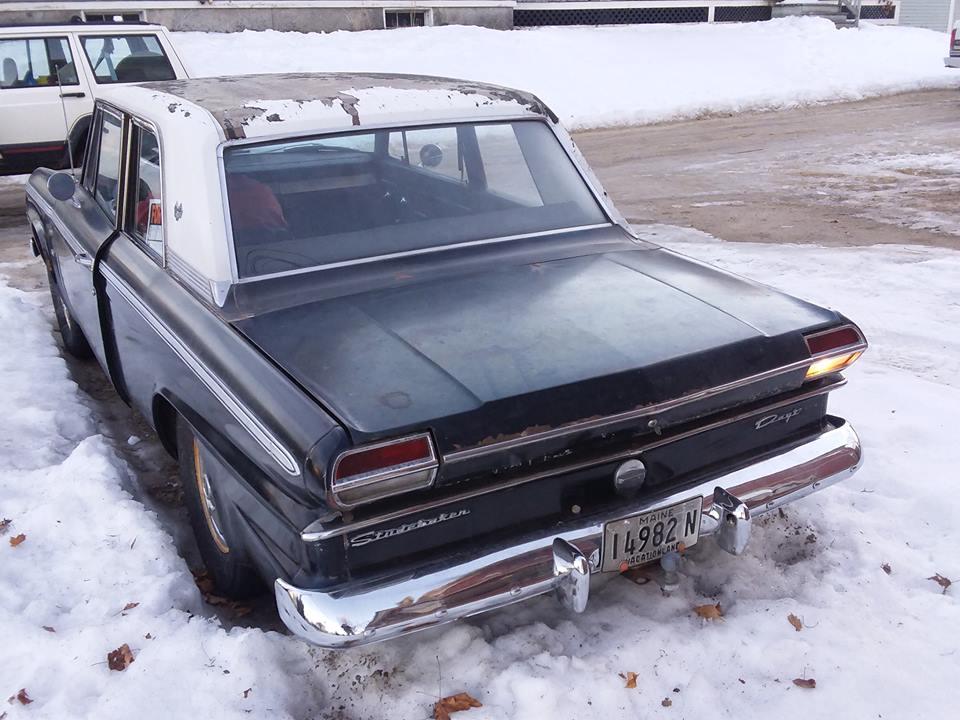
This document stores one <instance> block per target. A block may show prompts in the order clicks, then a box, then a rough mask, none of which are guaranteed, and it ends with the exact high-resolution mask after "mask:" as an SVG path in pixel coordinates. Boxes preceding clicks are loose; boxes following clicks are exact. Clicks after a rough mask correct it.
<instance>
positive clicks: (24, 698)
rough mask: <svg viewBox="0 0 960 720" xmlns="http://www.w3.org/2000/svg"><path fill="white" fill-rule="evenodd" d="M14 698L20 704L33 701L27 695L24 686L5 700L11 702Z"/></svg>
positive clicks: (27, 703)
mask: <svg viewBox="0 0 960 720" xmlns="http://www.w3.org/2000/svg"><path fill="white" fill-rule="evenodd" d="M14 700H19V701H20V704H21V705H29V704H30V703H32V702H33V698H31V697H30V696H29V695H27V689H26V688H20V692H18V693H17V694H16V695H14V696H13V697H12V698H10V699H9V700H7V702H13V701H14Z"/></svg>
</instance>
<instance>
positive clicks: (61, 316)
mask: <svg viewBox="0 0 960 720" xmlns="http://www.w3.org/2000/svg"><path fill="white" fill-rule="evenodd" d="M47 284H48V285H49V286H50V299H51V300H53V312H54V314H55V315H56V316H57V327H58V329H59V330H60V337H61V338H63V347H64V349H65V350H66V351H67V352H68V353H70V354H71V355H73V357H75V358H80V359H81V360H86V359H87V358H90V357H93V353H92V352H91V350H90V344H89V343H88V342H87V338H86V336H85V335H84V334H83V330H81V329H80V326H79V325H77V321H76V320H75V319H74V317H73V315H71V314H70V308H68V307H67V304H66V303H65V302H64V301H63V293H62V291H61V290H60V285H59V283H57V277H56V275H54V274H53V273H52V272H48V273H47Z"/></svg>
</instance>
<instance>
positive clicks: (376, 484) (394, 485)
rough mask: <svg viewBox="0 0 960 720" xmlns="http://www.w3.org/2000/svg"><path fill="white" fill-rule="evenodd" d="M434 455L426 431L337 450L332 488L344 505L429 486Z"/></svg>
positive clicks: (435, 462)
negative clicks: (338, 452) (337, 455)
mask: <svg viewBox="0 0 960 720" xmlns="http://www.w3.org/2000/svg"><path fill="white" fill-rule="evenodd" d="M438 465H439V463H438V461H437V455H436V453H435V452H434V449H433V442H432V441H431V439H430V436H429V435H428V434H427V433H423V434H421V435H414V436H411V437H407V438H401V439H399V440H388V441H387V442H380V443H374V444H372V445H364V446H361V447H358V448H352V449H350V450H347V451H345V452H343V453H341V454H340V456H339V457H338V458H337V459H336V461H335V462H334V464H333V479H332V481H331V490H332V491H333V495H334V497H335V498H336V500H337V502H338V503H339V504H340V505H341V506H343V507H353V506H354V505H359V504H362V503H367V502H373V501H374V500H379V499H381V498H385V497H389V496H391V495H397V494H399V493H403V492H408V491H410V490H419V489H422V488H425V487H430V485H432V484H433V478H434V476H435V475H436V473H437V467H438Z"/></svg>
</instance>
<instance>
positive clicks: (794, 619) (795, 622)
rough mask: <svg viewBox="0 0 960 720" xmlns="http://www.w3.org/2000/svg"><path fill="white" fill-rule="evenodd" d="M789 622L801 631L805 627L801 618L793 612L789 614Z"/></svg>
mask: <svg viewBox="0 0 960 720" xmlns="http://www.w3.org/2000/svg"><path fill="white" fill-rule="evenodd" d="M787 622H789V623H790V624H791V625H793V629H794V630H796V631H797V632H800V630H802V629H803V623H802V622H801V621H800V618H798V617H797V616H796V615H794V614H793V613H790V614H789V615H787Z"/></svg>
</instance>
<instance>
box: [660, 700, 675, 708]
mask: <svg viewBox="0 0 960 720" xmlns="http://www.w3.org/2000/svg"><path fill="white" fill-rule="evenodd" d="M660 704H661V705H663V706H664V707H670V706H671V705H673V700H671V699H670V698H664V699H663V700H661V701H660Z"/></svg>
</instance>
